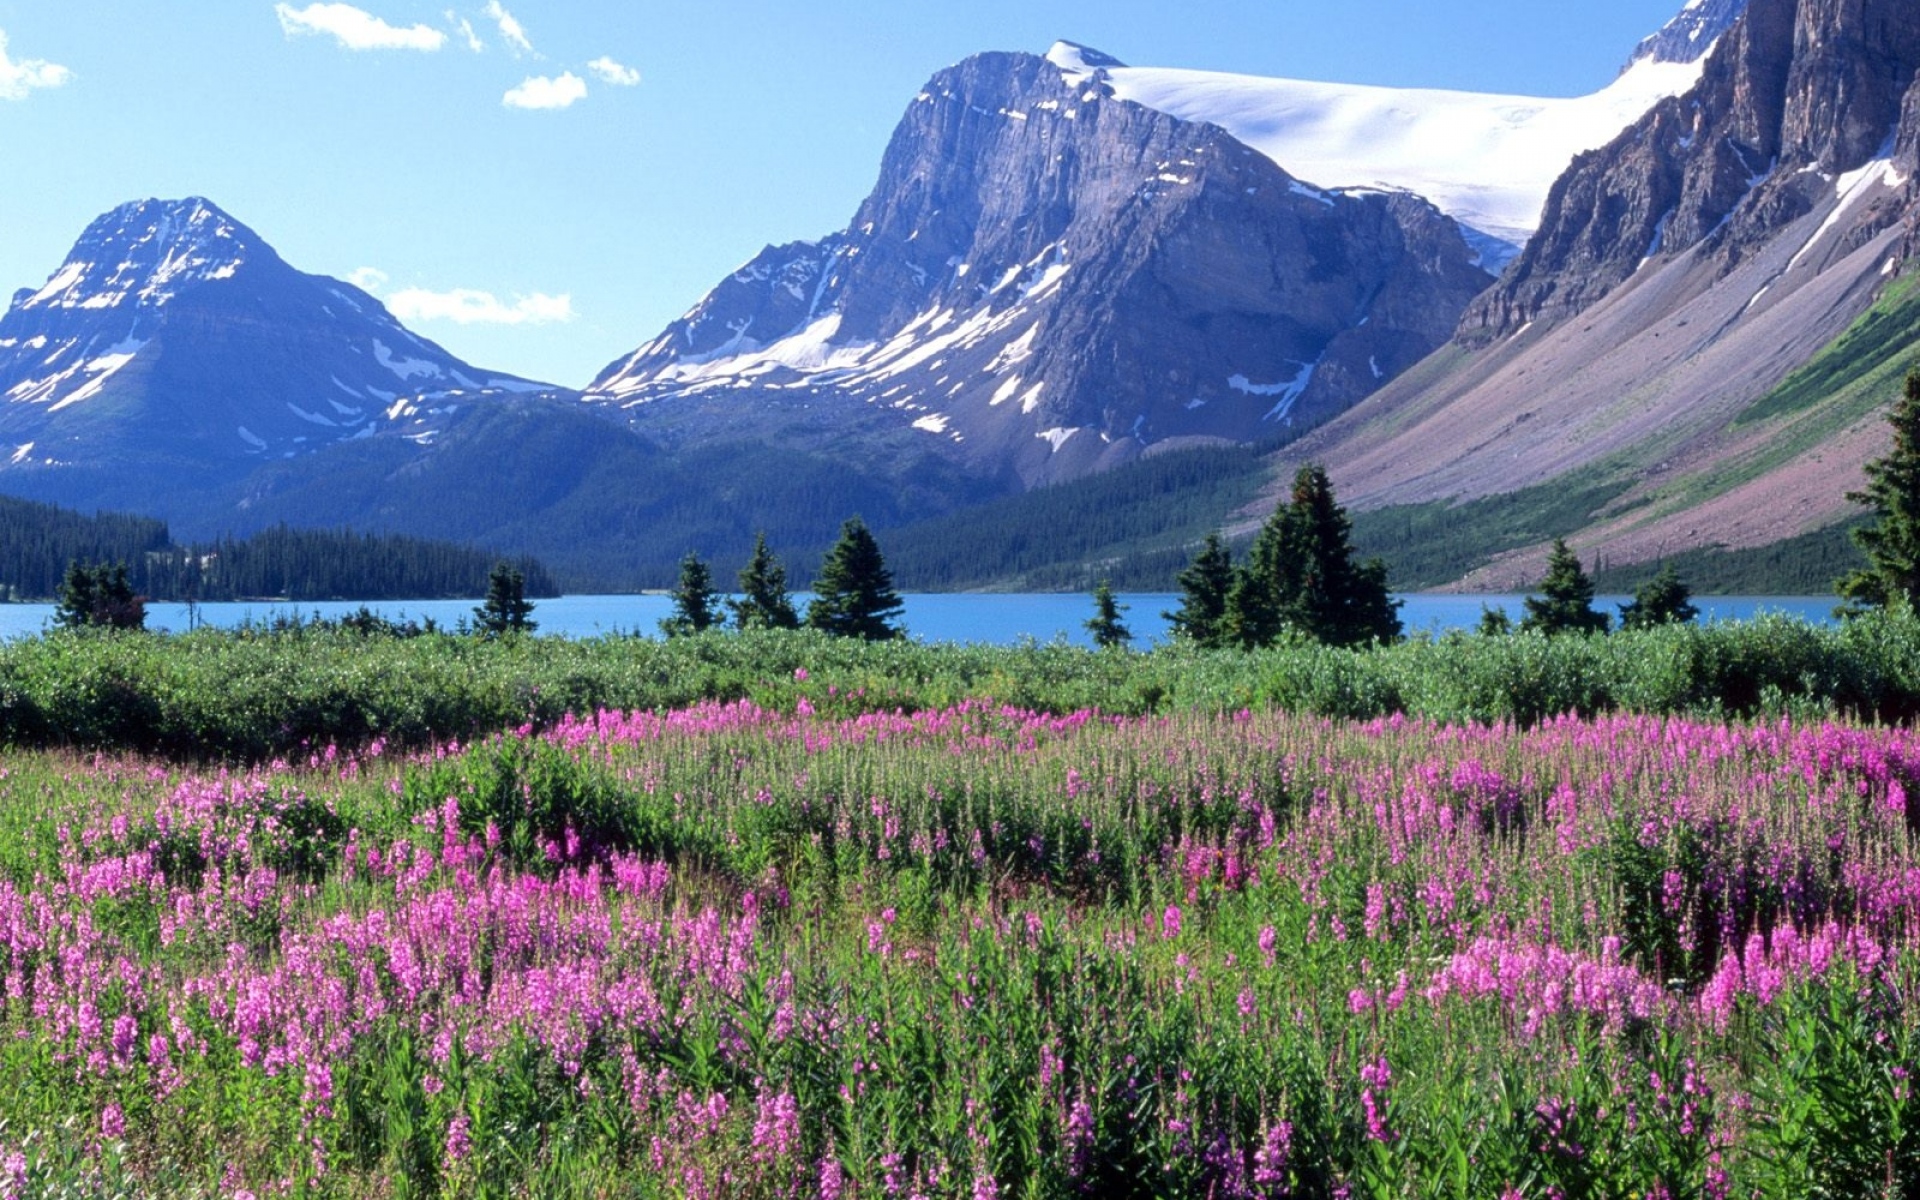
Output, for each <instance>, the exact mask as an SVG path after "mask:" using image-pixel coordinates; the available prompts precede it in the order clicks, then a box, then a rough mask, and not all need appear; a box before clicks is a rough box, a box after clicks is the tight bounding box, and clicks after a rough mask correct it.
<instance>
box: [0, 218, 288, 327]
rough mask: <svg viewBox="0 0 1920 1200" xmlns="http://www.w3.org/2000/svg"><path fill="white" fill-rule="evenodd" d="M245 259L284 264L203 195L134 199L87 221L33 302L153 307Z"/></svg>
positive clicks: (31, 295) (27, 303)
mask: <svg viewBox="0 0 1920 1200" xmlns="http://www.w3.org/2000/svg"><path fill="white" fill-rule="evenodd" d="M249 262H259V263H262V264H263V265H264V264H266V263H272V264H275V265H282V266H284V264H280V262H279V256H278V255H276V254H274V253H273V251H272V249H270V248H269V247H268V246H267V245H266V243H265V242H263V241H261V240H260V237H259V236H258V235H257V234H255V233H254V232H253V231H252V230H250V229H248V228H247V227H246V226H244V225H242V224H240V223H239V222H238V221H236V220H234V219H233V218H232V217H230V216H228V215H227V214H226V213H224V212H222V211H221V210H220V209H219V208H218V207H216V206H215V205H214V204H213V203H211V202H210V201H208V200H205V199H202V198H199V197H189V198H188V199H185V200H140V201H135V202H133V203H131V204H124V205H121V206H120V207H119V208H116V209H114V210H113V211H111V212H108V213H105V214H103V215H102V216H100V217H99V218H97V219H95V220H94V221H93V223H92V224H90V225H88V226H87V229H86V232H84V233H83V234H81V236H80V239H79V241H77V242H76V243H74V247H73V251H72V252H71V253H70V254H69V255H68V257H67V260H66V262H65V263H63V264H62V265H61V267H60V269H59V270H58V271H57V272H55V273H54V274H53V276H52V277H51V278H50V279H48V280H47V282H46V284H45V285H44V286H42V287H41V288H40V289H39V290H38V291H29V292H23V293H21V295H20V297H19V298H18V301H19V306H20V307H22V308H25V309H34V308H85V309H113V308H120V307H123V306H131V307H137V308H154V307H158V306H160V305H164V304H166V303H167V302H168V301H170V300H172V299H173V298H174V297H175V296H176V295H178V294H179V293H180V292H182V291H183V290H185V289H187V288H190V287H193V286H195V285H197V284H202V283H208V282H214V281H218V280H224V279H231V278H233V277H234V276H235V275H237V274H238V273H239V272H240V270H241V268H242V267H244V266H246V265H247V264H248V263H249Z"/></svg>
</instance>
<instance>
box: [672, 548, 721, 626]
mask: <svg viewBox="0 0 1920 1200" xmlns="http://www.w3.org/2000/svg"><path fill="white" fill-rule="evenodd" d="M719 598H720V593H718V592H716V591H715V590H714V588H713V572H712V571H710V570H708V569H707V564H706V563H704V562H702V561H700V556H699V555H697V554H695V553H693V552H692V551H691V550H689V551H688V552H687V556H686V557H685V558H683V559H681V560H680V580H679V582H678V583H676V584H675V585H674V588H673V612H672V614H671V615H670V616H668V617H666V618H665V619H664V620H662V621H661V622H660V632H662V633H664V634H666V635H667V636H668V637H685V636H687V635H689V634H695V633H705V632H706V631H707V630H709V629H712V628H713V627H715V626H716V625H719V624H720V623H721V622H722V621H724V620H725V617H724V616H723V615H722V614H721V612H720V606H719V603H718V601H719Z"/></svg>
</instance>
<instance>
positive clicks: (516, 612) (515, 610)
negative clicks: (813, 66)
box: [473, 562, 539, 638]
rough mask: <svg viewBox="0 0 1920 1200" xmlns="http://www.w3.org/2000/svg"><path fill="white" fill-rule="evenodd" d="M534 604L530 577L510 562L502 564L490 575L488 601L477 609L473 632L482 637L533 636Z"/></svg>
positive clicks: (496, 565) (494, 568)
mask: <svg viewBox="0 0 1920 1200" xmlns="http://www.w3.org/2000/svg"><path fill="white" fill-rule="evenodd" d="M532 617H533V602H532V601H531V600H528V599H527V581H526V577H525V576H524V575H522V574H521V573H520V569H519V568H518V567H516V566H514V565H513V564H512V563H509V562H498V563H495V564H494V566H493V571H492V573H491V574H489V575H488V576H487V598H486V599H485V600H483V601H481V603H480V605H479V606H478V607H477V608H475V609H474V610H473V629H474V632H475V633H477V634H479V635H480V636H481V637H489V638H492V637H501V636H504V635H506V634H510V633H532V632H533V631H534V630H535V629H537V628H539V625H538V624H537V623H536V622H535V621H534V620H533V619H532Z"/></svg>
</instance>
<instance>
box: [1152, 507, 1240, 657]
mask: <svg viewBox="0 0 1920 1200" xmlns="http://www.w3.org/2000/svg"><path fill="white" fill-rule="evenodd" d="M1233 583H1234V575H1233V552H1232V551H1230V550H1228V549H1227V544H1226V542H1225V541H1224V540H1223V539H1222V538H1221V537H1220V535H1219V534H1218V533H1210V534H1208V535H1207V540H1206V541H1205V542H1203V543H1201V546H1200V553H1198V554H1196V555H1194V557H1193V562H1192V563H1190V564H1188V566H1187V569H1186V570H1184V571H1182V572H1180V607H1179V609H1177V610H1176V611H1174V612H1170V613H1161V614H1160V615H1161V616H1163V617H1165V618H1166V619H1167V620H1169V621H1171V622H1173V631H1174V633H1175V634H1177V635H1178V636H1180V637H1184V638H1186V639H1187V640H1188V641H1190V642H1192V643H1193V644H1194V645H1196V646H1199V647H1201V648H1202V649H1205V650H1216V649H1218V648H1220V647H1221V646H1224V645H1226V644H1227V641H1228V637H1229V630H1228V628H1227V611H1228V606H1229V605H1230V604H1231V603H1232V600H1233Z"/></svg>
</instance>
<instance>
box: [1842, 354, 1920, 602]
mask: <svg viewBox="0 0 1920 1200" xmlns="http://www.w3.org/2000/svg"><path fill="white" fill-rule="evenodd" d="M1887 423H1888V424H1890V425H1892V426H1893V448H1892V449H1891V450H1889V451H1888V452H1887V453H1886V455H1885V456H1884V457H1882V458H1876V459H1874V460H1873V461H1872V462H1870V463H1868V464H1867V466H1866V472H1867V486H1866V489H1865V490H1864V491H1858V492H1848V493H1847V499H1849V500H1851V501H1853V502H1854V503H1855V504H1863V505H1865V506H1867V507H1868V508H1871V509H1872V510H1873V511H1874V513H1875V515H1876V516H1877V517H1878V518H1879V519H1878V520H1877V521H1876V522H1875V523H1874V524H1872V525H1868V526H1865V527H1864V528H1861V529H1856V530H1854V531H1853V540H1854V544H1856V545H1858V546H1859V547H1860V549H1861V551H1862V552H1863V553H1865V554H1866V556H1867V565H1866V566H1865V567H1863V568H1862V569H1860V570H1858V571H1855V572H1854V573H1853V574H1851V575H1849V576H1847V577H1846V578H1845V579H1841V580H1839V581H1838V582H1837V583H1836V585H1835V586H1836V587H1837V588H1838V590H1839V592H1840V595H1841V596H1843V597H1845V598H1846V599H1847V600H1848V601H1849V602H1851V604H1852V606H1853V609H1854V610H1855V611H1858V610H1859V609H1863V608H1886V607H1888V606H1890V605H1901V606H1905V607H1908V608H1913V607H1915V606H1916V604H1917V603H1920V371H1915V372H1913V373H1912V374H1909V375H1908V376H1907V388H1906V393H1905V395H1904V396H1902V397H1901V398H1900V399H1899V400H1898V401H1896V402H1895V403H1894V406H1893V409H1892V411H1891V412H1889V413H1888V414H1887Z"/></svg>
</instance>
